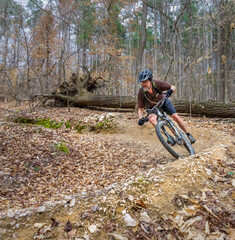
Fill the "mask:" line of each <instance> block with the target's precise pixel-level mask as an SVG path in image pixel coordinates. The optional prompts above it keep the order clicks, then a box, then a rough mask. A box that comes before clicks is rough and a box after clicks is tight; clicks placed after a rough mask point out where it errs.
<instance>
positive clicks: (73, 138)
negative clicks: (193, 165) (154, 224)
mask: <svg viewBox="0 0 235 240" xmlns="http://www.w3.org/2000/svg"><path fill="white" fill-rule="evenodd" d="M61 111H62V110H61ZM65 112H66V111H65ZM82 112H85V113H86V114H88V113H89V111H87V112H86V111H85V110H79V114H80V117H85V115H84V116H83V114H82ZM37 114H39V113H37ZM47 114H50V115H51V116H50V118H53V119H57V118H58V116H60V114H61V113H58V112H53V111H50V112H48V113H47V110H45V112H43V113H42V115H43V118H48V117H49V116H48V115H47ZM55 114H57V115H58V116H56V115H55ZM66 114H67V113H66ZM32 115H35V116H36V114H35V113H34V114H32ZM61 115H62V116H61V118H63V117H66V116H65V115H64V114H61ZM75 115H76V114H75V113H72V112H71V116H70V118H73V117H74V116H75ZM30 117H32V116H30ZM37 117H38V116H37ZM61 118H60V120H61ZM73 120H75V119H73ZM78 120H79V119H77V121H78ZM0 138H1V144H0V151H1V155H0V161H1V167H2V170H1V172H0V186H1V196H0V209H3V208H5V207H8V208H11V207H13V206H18V207H28V206H35V207H38V206H40V205H41V204H43V203H44V202H46V201H58V200H61V198H63V196H64V195H71V194H78V193H80V192H82V191H83V192H89V191H97V190H100V189H103V188H105V187H107V186H109V185H112V184H118V183H120V182H123V181H125V179H127V178H129V177H130V176H132V175H133V174H137V172H139V171H140V168H141V166H142V159H144V156H145V152H144V150H141V149H140V148H139V150H138V149H136V147H135V148H133V145H132V144H131V143H129V142H127V141H125V140H123V139H121V140H117V139H113V137H112V135H105V136H102V135H98V134H93V133H86V134H82V135H81V134H78V133H77V132H76V131H73V130H69V131H68V129H65V128H59V129H48V128H44V127H41V126H32V125H25V124H13V123H10V124H1V125H0ZM58 146H60V147H61V146H65V147H66V148H67V149H68V152H69V153H64V152H63V151H62V150H63V148H62V150H61V148H59V147H58ZM137 146H138V144H137Z"/></svg>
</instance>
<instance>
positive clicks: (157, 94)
mask: <svg viewBox="0 0 235 240" xmlns="http://www.w3.org/2000/svg"><path fill="white" fill-rule="evenodd" d="M138 82H140V83H141V88H140V89H139V92H138V116H139V121H138V125H139V126H142V125H143V124H144V118H143V114H144V108H145V107H146V106H147V107H148V108H152V107H154V106H155V105H156V104H157V103H158V102H159V101H160V100H162V99H163V98H164V97H165V96H167V97H170V96H171V94H172V93H173V92H174V91H175V90H176V87H175V86H173V85H170V84H168V83H165V82H161V81H158V80H154V79H153V75H152V72H151V71H149V70H143V71H142V72H141V73H140V75H139V78H138ZM165 91H166V92H165ZM162 109H163V111H164V112H166V113H167V114H168V115H170V116H171V117H172V118H173V119H174V120H175V121H176V122H177V124H178V125H179V127H180V128H181V129H182V130H183V131H184V132H185V133H186V134H187V137H188V139H189V141H190V142H191V144H193V143H195V141H196V139H195V138H194V137H193V136H192V135H191V134H190V133H189V132H188V130H187V126H186V124H185V122H184V121H183V120H182V119H181V118H180V117H179V115H178V114H177V113H176V110H175V108H174V106H173V104H172V102H171V101H170V100H169V99H168V98H167V99H166V101H165V102H164V104H163V106H162ZM148 119H149V122H150V123H151V124H152V125H153V126H156V124H157V115H156V114H150V115H149V117H148Z"/></svg>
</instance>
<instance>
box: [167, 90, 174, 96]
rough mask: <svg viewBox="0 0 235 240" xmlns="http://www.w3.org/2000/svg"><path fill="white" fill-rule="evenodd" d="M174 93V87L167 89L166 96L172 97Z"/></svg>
mask: <svg viewBox="0 0 235 240" xmlns="http://www.w3.org/2000/svg"><path fill="white" fill-rule="evenodd" d="M172 93H173V90H172V89H169V90H167V92H166V96H167V97H170V96H171V94H172Z"/></svg>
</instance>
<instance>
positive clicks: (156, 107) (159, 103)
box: [143, 97, 168, 122]
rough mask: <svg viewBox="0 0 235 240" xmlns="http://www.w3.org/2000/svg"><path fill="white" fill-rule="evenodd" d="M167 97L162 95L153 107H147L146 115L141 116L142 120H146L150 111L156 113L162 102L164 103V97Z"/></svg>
mask: <svg viewBox="0 0 235 240" xmlns="http://www.w3.org/2000/svg"><path fill="white" fill-rule="evenodd" d="M167 98H168V97H164V98H163V99H162V100H160V101H159V102H158V103H157V104H156V105H155V106H154V107H152V108H147V109H146V112H147V116H146V117H143V120H144V122H148V120H149V119H148V116H149V115H150V114H151V113H156V110H157V109H158V108H160V107H161V106H162V105H163V104H164V102H165V101H166V99H167Z"/></svg>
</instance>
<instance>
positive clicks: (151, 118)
mask: <svg viewBox="0 0 235 240" xmlns="http://www.w3.org/2000/svg"><path fill="white" fill-rule="evenodd" d="M149 122H150V123H152V124H156V122H157V117H156V116H151V117H150V118H149Z"/></svg>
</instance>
